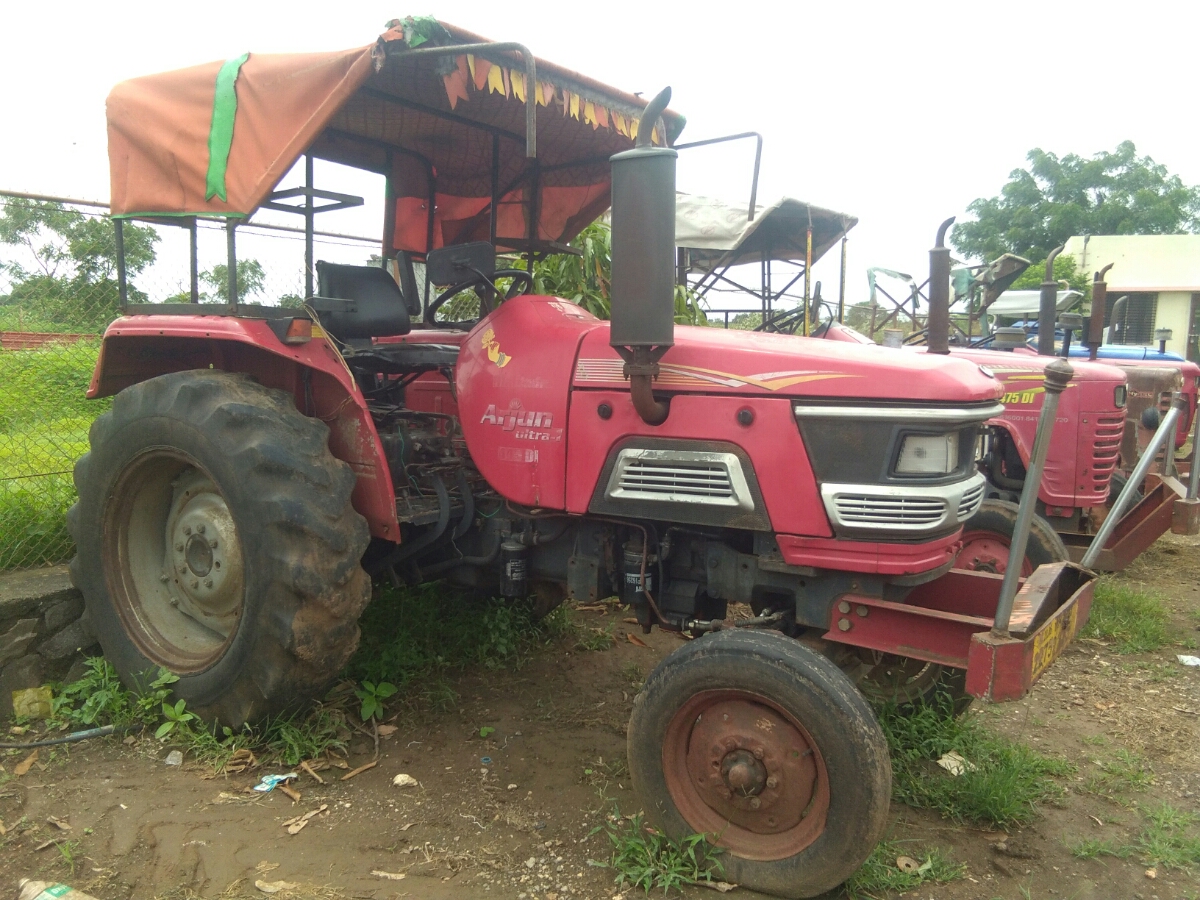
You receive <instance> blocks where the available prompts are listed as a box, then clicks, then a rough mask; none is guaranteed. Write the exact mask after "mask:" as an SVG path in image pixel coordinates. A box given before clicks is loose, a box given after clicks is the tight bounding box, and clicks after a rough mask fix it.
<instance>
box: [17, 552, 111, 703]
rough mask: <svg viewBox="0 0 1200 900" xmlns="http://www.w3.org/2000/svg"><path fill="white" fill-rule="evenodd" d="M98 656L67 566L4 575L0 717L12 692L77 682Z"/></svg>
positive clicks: (94, 641) (93, 638) (98, 650)
mask: <svg viewBox="0 0 1200 900" xmlns="http://www.w3.org/2000/svg"><path fill="white" fill-rule="evenodd" d="M99 654H100V648H99V646H98V645H97V644H96V638H95V635H93V634H92V630H91V628H90V627H89V626H88V624H87V618H86V616H84V611H83V597H82V596H81V595H80V593H79V591H77V590H75V588H74V587H72V585H71V578H70V576H69V575H68V573H67V567H66V566H53V567H51V568H47V569H31V570H28V571H24V572H9V573H5V574H0V719H5V718H8V716H10V715H11V714H12V692H13V691H17V690H21V689H23V688H31V687H37V686H38V685H41V684H45V683H47V682H49V681H74V680H75V679H77V678H79V677H80V676H81V675H82V674H83V671H84V669H83V660H84V659H86V658H87V657H88V656H98V655H99Z"/></svg>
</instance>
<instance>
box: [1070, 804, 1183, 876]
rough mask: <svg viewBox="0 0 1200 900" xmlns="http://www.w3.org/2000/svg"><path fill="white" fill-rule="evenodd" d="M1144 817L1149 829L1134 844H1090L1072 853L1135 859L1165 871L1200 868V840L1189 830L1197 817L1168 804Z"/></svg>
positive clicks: (1089, 857)
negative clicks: (1160, 867)
mask: <svg viewBox="0 0 1200 900" xmlns="http://www.w3.org/2000/svg"><path fill="white" fill-rule="evenodd" d="M1142 815H1143V816H1144V817H1145V819H1146V825H1145V827H1144V828H1143V829H1142V832H1141V834H1139V835H1138V837H1137V839H1136V840H1135V841H1134V842H1133V843H1132V844H1122V845H1117V844H1114V843H1112V842H1111V841H1099V840H1088V841H1081V842H1080V843H1079V844H1076V845H1075V846H1073V847H1071V852H1072V853H1074V854H1075V855H1076V856H1077V857H1079V858H1080V859H1094V858H1096V857H1097V856H1115V857H1117V858H1118V859H1128V858H1129V857H1131V856H1136V857H1137V858H1138V859H1139V860H1140V861H1141V862H1142V863H1143V864H1144V865H1147V866H1162V867H1163V868H1165V869H1181V870H1184V871H1190V870H1191V869H1193V868H1194V867H1196V866H1200V837H1197V836H1196V835H1195V834H1194V833H1193V832H1192V831H1191V830H1190V829H1192V827H1193V826H1194V825H1196V816H1194V815H1193V814H1192V813H1188V812H1183V811H1182V810H1178V809H1176V808H1175V807H1173V806H1171V805H1170V804H1167V803H1161V804H1159V805H1157V806H1152V807H1150V808H1148V809H1143V810H1142Z"/></svg>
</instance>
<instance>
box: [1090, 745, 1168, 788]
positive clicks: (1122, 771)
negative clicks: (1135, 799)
mask: <svg viewBox="0 0 1200 900" xmlns="http://www.w3.org/2000/svg"><path fill="white" fill-rule="evenodd" d="M1094 762H1095V764H1096V765H1097V766H1098V767H1099V768H1100V773H1099V774H1098V775H1092V776H1091V777H1089V778H1088V779H1087V781H1086V782H1085V789H1086V790H1087V791H1089V792H1091V793H1093V794H1104V795H1107V796H1112V795H1114V794H1118V793H1121V792H1122V791H1144V790H1145V789H1146V788H1147V787H1149V786H1150V785H1152V784H1153V783H1154V772H1153V771H1152V770H1151V769H1150V766H1149V764H1148V763H1147V762H1146V760H1144V759H1142V758H1141V757H1140V756H1138V755H1137V754H1136V753H1130V752H1129V751H1128V750H1126V749H1125V748H1123V747H1122V748H1120V749H1118V750H1116V751H1115V752H1114V753H1113V755H1112V756H1111V757H1110V758H1108V759H1103V760H1101V759H1097V760H1094Z"/></svg>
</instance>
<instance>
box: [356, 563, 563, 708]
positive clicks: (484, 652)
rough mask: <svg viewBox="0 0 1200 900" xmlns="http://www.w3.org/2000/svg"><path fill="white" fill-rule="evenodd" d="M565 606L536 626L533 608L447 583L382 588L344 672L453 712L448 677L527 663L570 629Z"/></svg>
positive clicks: (365, 617) (409, 699)
mask: <svg viewBox="0 0 1200 900" xmlns="http://www.w3.org/2000/svg"><path fill="white" fill-rule="evenodd" d="M569 616H570V614H569V612H568V611H567V610H566V609H564V608H563V607H559V608H558V609H556V610H555V611H554V612H553V613H551V614H550V615H549V616H547V617H546V618H544V619H542V620H541V621H540V622H535V621H534V618H533V611H532V607H530V606H529V605H526V604H512V603H506V602H504V601H501V600H495V599H484V598H480V597H478V596H475V595H472V594H469V593H464V592H461V591H456V590H455V589H453V588H450V587H448V586H446V585H444V584H438V583H435V584H425V585H421V586H419V587H415V588H400V589H397V588H393V587H391V586H381V587H379V588H377V591H376V596H375V599H374V600H373V601H372V602H371V604H370V605H369V606H368V607H367V610H366V612H365V613H364V614H363V617H362V619H361V620H360V622H359V625H360V627H361V629H362V641H361V643H360V644H359V648H358V652H357V653H355V655H354V657H353V659H351V660H350V664H349V666H348V667H347V670H346V671H347V674H348V675H349V676H350V677H351V678H353V679H354V680H356V681H360V682H361V681H369V682H372V683H375V684H378V683H380V682H387V683H389V684H392V685H395V686H396V687H397V688H398V689H399V692H400V695H402V696H403V697H404V700H403V701H402V702H404V703H408V704H410V705H417V706H425V707H432V708H433V709H435V710H445V709H449V708H452V707H453V706H454V703H455V702H456V700H457V698H456V697H455V696H454V692H453V690H452V689H451V688H450V687H449V685H448V684H447V683H446V677H447V676H448V675H450V674H452V673H455V672H461V671H463V670H465V669H468V668H483V669H499V668H514V667H519V666H520V665H522V664H523V663H524V662H525V660H526V659H528V657H529V655H530V654H531V653H532V652H533V651H534V650H535V649H536V648H537V647H539V646H542V645H545V644H547V643H549V642H551V641H553V640H555V639H557V638H558V637H560V636H562V635H564V634H566V633H568V632H569V631H570V630H571V627H572V626H571V623H570V617H569Z"/></svg>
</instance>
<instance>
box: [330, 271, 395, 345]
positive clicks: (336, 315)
mask: <svg viewBox="0 0 1200 900" xmlns="http://www.w3.org/2000/svg"><path fill="white" fill-rule="evenodd" d="M310 305H311V306H312V308H313V310H314V311H315V312H316V313H317V317H318V318H319V319H320V321H321V327H322V328H324V329H325V330H326V331H327V332H329V333H330V334H331V335H333V336H334V337H335V338H336V339H337V340H339V341H341V342H343V343H348V342H351V341H356V340H359V341H360V340H364V339H369V338H373V337H391V336H393V335H399V334H408V333H409V331H411V330H412V323H411V322H410V321H409V315H408V306H407V305H406V304H405V302H404V295H403V293H402V292H401V291H400V286H399V285H397V284H396V280H395V279H394V278H392V276H391V275H390V274H389V273H388V271H387V270H386V269H383V268H380V267H379V266H347V265H342V264H340V263H331V262H325V261H324V260H321V261H319V262H318V263H317V296H316V297H313V298H312V300H311V302H310Z"/></svg>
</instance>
